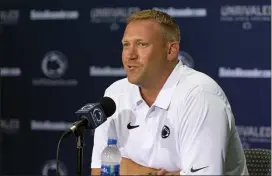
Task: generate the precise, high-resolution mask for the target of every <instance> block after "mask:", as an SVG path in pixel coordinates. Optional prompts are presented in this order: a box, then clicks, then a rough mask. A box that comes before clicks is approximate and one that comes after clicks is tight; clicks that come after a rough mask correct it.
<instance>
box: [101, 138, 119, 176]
mask: <svg viewBox="0 0 272 176" xmlns="http://www.w3.org/2000/svg"><path fill="white" fill-rule="evenodd" d="M120 161H121V153H120V151H119V149H118V147H117V140H116V139H108V146H107V147H106V148H105V149H104V150H103V152H102V154H101V176H119V175H120Z"/></svg>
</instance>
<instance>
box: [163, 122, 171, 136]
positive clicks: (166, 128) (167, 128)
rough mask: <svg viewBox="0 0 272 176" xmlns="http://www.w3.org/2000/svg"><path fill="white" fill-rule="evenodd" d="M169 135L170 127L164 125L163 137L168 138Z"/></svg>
mask: <svg viewBox="0 0 272 176" xmlns="http://www.w3.org/2000/svg"><path fill="white" fill-rule="evenodd" d="M168 136H170V129H169V127H168V126H166V125H164V126H163V127H162V131H161V137H162V138H167V137H168Z"/></svg>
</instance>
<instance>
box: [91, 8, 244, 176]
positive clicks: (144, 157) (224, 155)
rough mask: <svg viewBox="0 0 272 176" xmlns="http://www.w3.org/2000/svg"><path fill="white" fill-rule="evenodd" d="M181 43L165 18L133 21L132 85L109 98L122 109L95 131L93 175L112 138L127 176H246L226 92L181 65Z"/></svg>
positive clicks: (126, 82) (128, 51) (127, 51)
mask: <svg viewBox="0 0 272 176" xmlns="http://www.w3.org/2000/svg"><path fill="white" fill-rule="evenodd" d="M179 42H180V31H179V27H178V25H177V24H176V23H175V21H174V20H173V19H172V18H171V17H170V16H169V15H167V14H166V13H163V12H160V11H156V10H143V11H140V12H137V13H135V14H133V15H132V16H130V17H129V19H128V21H127V27H126V29H125V32H124V36H123V39H122V45H123V52H122V61H123V66H124V68H125V71H126V73H127V78H125V79H122V80H119V81H116V82H115V83H113V84H112V85H110V86H109V87H108V88H107V90H106V91H105V96H108V97H111V98H112V99H113V100H114V101H115V103H116V107H117V109H116V112H115V114H114V115H113V116H112V117H110V118H109V119H108V121H107V122H106V123H104V124H102V125H101V126H100V127H98V128H97V129H96V131H95V137H94V147H93V155H92V164H91V167H92V168H93V171H92V173H93V174H99V168H100V164H101V160H100V158H101V152H102V150H103V149H104V148H105V147H106V142H107V139H108V137H114V138H117V140H118V146H119V148H120V151H121V155H122V157H123V159H122V164H121V173H122V174H128V175H129V174H136V175H137V174H138V175H142V174H148V172H147V171H148V168H150V169H151V171H154V170H157V171H158V172H156V173H155V172H153V173H152V174H157V175H164V174H167V173H168V174H175V173H177V174H180V175H248V171H247V167H246V161H245V156H244V153H243V149H242V146H241V142H240V139H239V136H238V133H237V131H236V129H235V122H234V117H233V114H232V111H231V107H230V104H229V102H228V100H227V98H226V96H225V94H224V92H223V90H222V89H221V88H220V87H219V86H218V85H217V84H216V82H215V81H213V80H212V79H211V78H210V77H208V76H207V75H205V74H203V73H201V72H198V71H196V70H193V69H190V68H188V67H186V66H184V65H183V64H182V63H181V61H179V60H178V53H179ZM152 169H154V170H152ZM124 170H125V172H123V171H124Z"/></svg>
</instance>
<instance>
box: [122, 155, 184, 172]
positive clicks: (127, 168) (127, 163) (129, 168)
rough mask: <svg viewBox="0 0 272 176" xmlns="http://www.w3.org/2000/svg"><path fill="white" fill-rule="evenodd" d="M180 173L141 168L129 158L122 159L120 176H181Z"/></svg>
mask: <svg viewBox="0 0 272 176" xmlns="http://www.w3.org/2000/svg"><path fill="white" fill-rule="evenodd" d="M179 172H180V171H176V172H168V171H166V170H165V169H160V170H158V169H153V168H150V167H145V166H141V165H139V164H137V163H135V162H134V161H132V160H130V159H128V158H122V160H121V165H120V175H180V174H179Z"/></svg>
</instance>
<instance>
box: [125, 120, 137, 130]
mask: <svg viewBox="0 0 272 176" xmlns="http://www.w3.org/2000/svg"><path fill="white" fill-rule="evenodd" d="M130 123H131V122H129V123H128V124H127V128H128V129H129V130H131V129H134V128H137V127H139V125H135V126H132V125H130Z"/></svg>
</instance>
